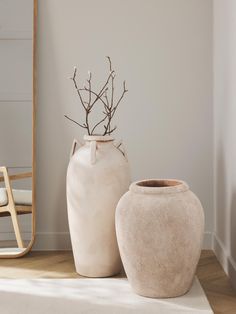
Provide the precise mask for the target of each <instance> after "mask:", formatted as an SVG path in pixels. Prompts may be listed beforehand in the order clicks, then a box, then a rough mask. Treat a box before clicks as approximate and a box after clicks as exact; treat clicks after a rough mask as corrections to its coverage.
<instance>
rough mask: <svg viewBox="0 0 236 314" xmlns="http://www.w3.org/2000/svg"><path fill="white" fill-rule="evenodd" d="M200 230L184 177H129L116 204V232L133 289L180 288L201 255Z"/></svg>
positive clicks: (173, 292)
mask: <svg viewBox="0 0 236 314" xmlns="http://www.w3.org/2000/svg"><path fill="white" fill-rule="evenodd" d="M203 231H204V213H203V209H202V206H201V203H200V201H199V200H198V198H197V197H196V196H195V194H193V193H192V192H191V191H190V190H189V187H188V185H187V184H186V183H185V182H183V181H179V180H144V181H139V182H135V183H132V184H131V186H130V188H129V191H128V192H127V193H125V194H124V196H123V197H122V198H121V200H120V201H119V203H118V206H117V210H116V232H117V240H118V244H119V249H120V254H121V258H122V262H123V265H124V268H125V271H126V274H127V277H128V280H129V282H130V284H131V286H132V288H133V290H134V291H135V292H136V293H137V294H140V295H142V296H146V297H153V298H168V297H177V296H180V295H183V294H185V293H186V292H187V291H188V290H189V289H190V287H191V284H192V281H193V278H194V275H195V271H196V267H197V263H198V260H199V258H200V253H201V246H202V239H203Z"/></svg>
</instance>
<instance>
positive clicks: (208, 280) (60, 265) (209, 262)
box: [0, 251, 236, 314]
mask: <svg viewBox="0 0 236 314" xmlns="http://www.w3.org/2000/svg"><path fill="white" fill-rule="evenodd" d="M197 276H198V279H199V280H200V282H201V285H202V287H203V289H204V291H205V293H206V295H207V298H208V300H209V302H210V304H211V307H212V309H213V311H214V313H216V314H236V292H235V291H234V290H233V289H232V287H231V285H230V282H229V279H228V277H227V276H226V275H225V273H224V271H223V269H222V267H221V266H220V264H219V263H218V261H217V259H216V257H215V255H214V253H213V252H212V251H203V252H202V256H201V259H200V262H199V265H198V269H197ZM78 277H79V276H78V274H77V273H76V272H75V268H74V263H73V257H72V253H71V252H65V251H63V252H31V253H29V254H28V255H27V256H25V257H23V258H19V259H0V278H78Z"/></svg>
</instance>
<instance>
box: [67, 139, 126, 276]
mask: <svg viewBox="0 0 236 314" xmlns="http://www.w3.org/2000/svg"><path fill="white" fill-rule="evenodd" d="M84 139H85V144H84V145H82V146H81V147H80V148H79V149H78V150H77V151H76V152H75V153H74V154H73V156H72V157H71V159H70V163H69V166H68V170H67V207H68V218H69V228H70V235H71V242H72V249H73V255H74V261H75V266H76V271H77V272H78V273H79V274H81V275H83V276H87V277H108V276H112V275H115V274H117V273H119V272H120V270H121V266H122V263H121V259H120V254H119V249H118V245H117V239H116V233H115V209H116V205H117V203H118V201H119V199H120V197H121V196H122V195H123V194H124V193H125V192H126V191H127V190H128V188H129V185H130V170H129V164H128V161H127V159H126V157H125V156H124V153H122V151H121V150H120V149H119V148H117V147H116V146H115V145H114V141H113V139H112V138H111V137H110V136H85V137H84Z"/></svg>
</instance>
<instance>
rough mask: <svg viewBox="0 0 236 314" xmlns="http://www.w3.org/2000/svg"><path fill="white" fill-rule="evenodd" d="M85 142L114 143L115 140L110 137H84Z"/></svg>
mask: <svg viewBox="0 0 236 314" xmlns="http://www.w3.org/2000/svg"><path fill="white" fill-rule="evenodd" d="M84 141H86V142H91V141H96V142H112V141H114V138H113V137H111V136H110V135H84Z"/></svg>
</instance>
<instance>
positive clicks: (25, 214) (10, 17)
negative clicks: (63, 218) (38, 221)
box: [0, 0, 34, 257]
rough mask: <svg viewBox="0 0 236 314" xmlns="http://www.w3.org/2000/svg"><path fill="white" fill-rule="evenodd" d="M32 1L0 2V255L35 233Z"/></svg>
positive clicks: (21, 246)
mask: <svg viewBox="0 0 236 314" xmlns="http://www.w3.org/2000/svg"><path fill="white" fill-rule="evenodd" d="M33 25H34V0H0V257H5V256H8V255H9V257H11V256H14V255H16V256H17V255H22V254H23V253H24V252H26V251H27V250H28V249H27V248H29V247H30V246H31V244H32V240H33V237H34V232H33V231H34V230H33V229H34V228H33V222H34V219H33V215H34V206H33V205H34V204H33V200H32V199H33V198H32V188H33V186H34V185H33V181H32V175H33V166H32V165H33V157H32V156H33V122H34V121H33V120H34V118H33V117H34V105H33V73H34V69H33V63H34V53H33V43H34V40H33V39H34V31H33Z"/></svg>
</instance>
